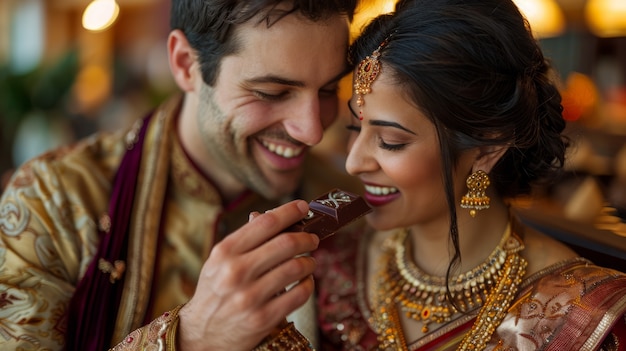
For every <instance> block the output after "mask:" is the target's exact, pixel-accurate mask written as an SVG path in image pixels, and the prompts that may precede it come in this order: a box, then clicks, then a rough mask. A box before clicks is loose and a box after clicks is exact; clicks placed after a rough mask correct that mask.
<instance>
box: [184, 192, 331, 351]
mask: <svg viewBox="0 0 626 351" xmlns="http://www.w3.org/2000/svg"><path fill="white" fill-rule="evenodd" d="M308 209H309V207H308V204H307V203H306V202H305V201H302V200H295V201H292V202H290V203H287V204H285V205H282V206H280V207H277V208H276V209H274V210H272V211H269V212H266V213H264V214H257V215H256V216H255V215H251V221H250V222H249V223H247V224H246V225H244V226H242V227H241V228H240V229H239V230H237V231H235V232H233V233H232V234H230V235H228V236H227V237H226V238H225V239H224V240H223V241H222V242H220V243H218V244H217V245H215V247H214V248H213V250H212V251H211V254H210V256H209V259H208V260H207V261H206V262H205V264H204V266H203V268H202V271H201V273H200V278H199V281H198V285H197V287H196V291H195V293H194V296H193V297H192V298H191V300H190V301H189V302H188V303H187V304H186V305H185V306H184V307H183V308H182V309H181V311H180V313H179V317H180V324H179V329H178V342H179V347H180V349H181V350H184V351H195V350H212V351H217V350H251V349H252V348H253V347H254V346H256V345H257V344H258V343H259V342H261V340H262V339H263V338H264V337H265V336H266V335H268V334H269V333H270V332H271V331H272V329H273V328H274V327H276V326H277V325H278V324H280V323H281V322H282V321H283V320H284V319H285V317H286V316H287V315H288V314H289V313H291V312H293V311H294V310H295V309H297V308H298V307H300V306H301V305H303V304H304V303H305V302H306V301H307V299H308V298H309V296H310V295H311V294H312V293H313V289H314V283H313V279H312V276H311V274H312V273H313V271H314V270H315V261H314V259H313V258H311V257H309V256H301V255H302V254H305V253H307V252H310V251H313V250H315V249H316V248H317V246H318V244H319V239H318V237H317V235H315V234H309V233H304V232H297V233H280V232H281V231H282V230H284V228H286V227H288V226H289V225H291V224H293V223H295V222H296V221H298V220H300V219H302V218H303V217H304V216H305V215H306V213H307V211H308ZM279 233H280V234H279ZM294 282H297V284H295V285H294V286H293V287H292V288H290V289H289V291H285V288H286V287H287V286H289V285H291V284H292V283H294Z"/></svg>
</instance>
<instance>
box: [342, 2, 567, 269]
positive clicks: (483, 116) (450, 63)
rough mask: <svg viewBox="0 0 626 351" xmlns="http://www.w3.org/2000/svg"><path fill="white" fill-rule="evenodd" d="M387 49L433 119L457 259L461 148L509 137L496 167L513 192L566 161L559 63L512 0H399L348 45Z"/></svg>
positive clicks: (494, 178)
mask: <svg viewBox="0 0 626 351" xmlns="http://www.w3.org/2000/svg"><path fill="white" fill-rule="evenodd" d="M386 39H388V43H387V44H386V45H385V46H384V47H383V48H382V49H381V51H380V54H381V57H380V60H381V62H382V69H383V70H385V68H390V70H389V72H391V74H392V77H393V79H394V80H395V82H396V83H397V84H398V85H399V86H402V87H403V88H404V89H405V90H406V93H407V96H408V97H409V98H410V99H411V100H412V101H413V102H414V103H415V105H416V106H417V107H418V108H419V109H420V110H421V111H422V112H423V113H424V114H425V115H426V116H427V117H428V118H429V119H430V120H431V121H432V123H433V124H434V125H435V127H436V130H437V133H438V138H439V144H440V149H441V156H442V165H443V182H444V186H445V189H446V198H447V202H448V207H449V210H450V214H451V219H450V235H451V239H452V241H453V243H454V247H455V255H454V257H453V258H452V262H451V264H450V267H449V268H448V276H449V275H450V271H451V269H452V267H453V266H454V265H455V264H458V263H459V261H460V251H459V246H458V228H457V219H456V218H457V217H456V206H455V204H456V203H457V201H458V200H459V199H455V198H454V191H453V186H452V184H453V183H452V174H453V170H454V168H455V167H456V164H457V161H458V158H459V156H460V154H461V152H462V151H464V150H468V149H471V148H475V147H480V146H488V145H508V146H509V148H508V150H507V151H506V153H505V154H504V155H503V156H502V158H501V159H500V160H499V161H498V163H497V164H496V165H495V167H494V168H493V169H492V171H491V173H490V178H491V183H492V184H493V185H494V188H495V190H496V192H497V193H498V194H499V195H500V196H502V197H504V198H510V197H514V196H517V195H521V194H526V193H529V192H530V191H531V189H532V186H533V184H535V183H538V182H540V181H543V180H547V179H550V178H552V176H554V175H556V174H557V173H558V171H559V170H560V169H561V168H562V166H563V163H564V159H565V150H566V148H567V145H568V142H567V139H566V138H565V137H564V136H563V135H562V134H561V132H562V131H563V129H564V128H565V121H564V119H563V117H562V106H561V96H560V94H559V92H558V89H557V86H556V85H555V84H554V82H553V80H552V77H553V76H552V74H553V73H554V72H553V71H552V70H551V68H550V65H549V63H548V62H547V60H546V58H544V56H543V53H542V51H541V49H540V47H539V44H538V42H537V41H536V40H535V39H534V38H533V36H532V32H531V31H530V27H529V25H528V22H527V21H526V20H525V19H524V18H523V17H522V15H521V14H520V12H519V10H518V9H517V7H516V6H515V4H513V2H512V1H510V0H400V2H399V3H398V4H397V6H396V12H395V14H387V15H381V16H379V17H378V18H376V19H374V20H373V21H372V22H371V23H370V24H369V25H368V26H367V27H366V28H365V29H364V31H363V33H362V34H361V36H360V37H359V38H358V39H357V40H356V41H355V42H354V43H353V44H352V45H351V47H350V52H349V60H350V61H351V63H353V64H356V63H358V62H360V61H361V60H362V59H363V58H364V57H366V56H367V55H370V54H371V53H372V52H373V51H374V50H375V49H376V48H377V47H379V45H380V44H381V43H382V42H383V41H385V40H386Z"/></svg>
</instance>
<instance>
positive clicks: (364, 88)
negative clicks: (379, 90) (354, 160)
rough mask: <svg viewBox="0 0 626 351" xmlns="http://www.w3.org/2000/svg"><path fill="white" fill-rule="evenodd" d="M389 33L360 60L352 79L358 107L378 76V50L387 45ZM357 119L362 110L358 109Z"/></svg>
mask: <svg viewBox="0 0 626 351" xmlns="http://www.w3.org/2000/svg"><path fill="white" fill-rule="evenodd" d="M392 35H393V33H392V34H390V35H389V36H388V37H387V38H385V40H384V41H383V42H382V43H381V44H380V45H378V47H377V48H376V50H374V52H372V54H371V55H368V56H366V57H365V58H364V59H363V60H361V62H360V63H359V66H358V67H357V70H356V79H355V80H354V93H355V94H356V95H357V98H356V104H357V106H359V107H362V106H363V105H364V104H365V100H364V99H363V95H366V94H368V93H371V92H372V83H374V81H375V80H376V78H378V75H379V74H380V70H381V63H380V60H379V57H380V50H381V49H382V48H383V47H384V46H385V45H387V43H388V42H389V39H391V36H392ZM359 119H360V120H362V119H363V112H362V111H361V110H359Z"/></svg>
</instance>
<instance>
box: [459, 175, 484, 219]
mask: <svg viewBox="0 0 626 351" xmlns="http://www.w3.org/2000/svg"><path fill="white" fill-rule="evenodd" d="M466 184H467V194H465V195H464V196H463V197H462V198H461V208H469V209H470V215H471V216H472V217H475V216H476V211H477V210H485V209H488V208H489V200H490V199H489V197H488V196H487V195H485V190H487V187H488V186H489V184H491V181H490V180H489V176H488V175H487V173H485V171H476V172H474V173H472V174H470V175H469V177H467V181H466Z"/></svg>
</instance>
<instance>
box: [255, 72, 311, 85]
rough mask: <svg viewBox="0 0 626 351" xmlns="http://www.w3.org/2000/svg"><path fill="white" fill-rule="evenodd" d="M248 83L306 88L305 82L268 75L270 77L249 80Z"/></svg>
mask: <svg viewBox="0 0 626 351" xmlns="http://www.w3.org/2000/svg"><path fill="white" fill-rule="evenodd" d="M247 82H248V83H256V84H259V83H272V84H280V85H290V86H294V87H303V86H304V82H301V81H298V80H291V79H285V78H282V77H279V76H274V75H268V76H261V77H255V78H252V79H248V80H247Z"/></svg>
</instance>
